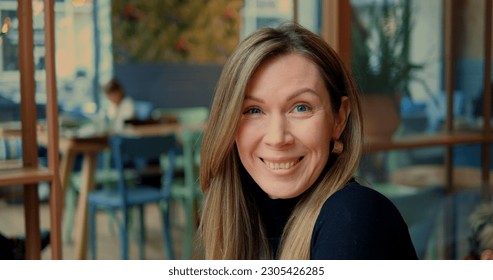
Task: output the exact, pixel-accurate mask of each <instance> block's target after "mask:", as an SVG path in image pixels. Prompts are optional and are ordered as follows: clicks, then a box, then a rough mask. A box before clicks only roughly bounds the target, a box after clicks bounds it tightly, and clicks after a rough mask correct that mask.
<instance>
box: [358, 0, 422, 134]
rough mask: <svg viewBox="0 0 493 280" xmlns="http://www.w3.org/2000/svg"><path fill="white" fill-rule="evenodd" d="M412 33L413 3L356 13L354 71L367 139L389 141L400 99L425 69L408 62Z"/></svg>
mask: <svg viewBox="0 0 493 280" xmlns="http://www.w3.org/2000/svg"><path fill="white" fill-rule="evenodd" d="M363 16H366V17H363ZM363 22H366V25H364V24H363ZM411 32H412V22H411V1H406V0H393V1H389V0H384V1H379V2H374V3H373V5H371V6H369V7H368V13H366V14H365V13H361V14H357V13H353V25H352V40H353V42H352V46H353V49H352V55H353V58H352V69H353V74H354V77H355V79H356V82H357V83H358V85H359V87H360V89H361V91H362V100H363V101H362V103H363V116H364V122H365V123H364V125H365V135H366V137H367V138H379V139H385V140H389V139H390V138H391V137H392V135H393V133H394V132H395V130H397V128H398V126H399V120H400V117H399V104H400V99H401V97H402V96H403V95H409V91H408V89H407V86H408V83H409V81H411V80H413V79H415V78H416V77H415V73H416V72H417V70H419V69H421V68H422V67H423V65H419V64H415V63H412V62H411V61H410V59H409V48H410V38H411ZM377 117H380V118H381V119H380V120H379V119H374V118H377Z"/></svg>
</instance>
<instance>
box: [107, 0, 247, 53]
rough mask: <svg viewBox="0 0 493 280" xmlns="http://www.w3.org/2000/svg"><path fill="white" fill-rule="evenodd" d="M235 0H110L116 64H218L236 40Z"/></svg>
mask: <svg viewBox="0 0 493 280" xmlns="http://www.w3.org/2000/svg"><path fill="white" fill-rule="evenodd" d="M242 2H243V1H241V0H235V1H231V0H215V1H207V0H200V1H197V0H146V1H135V0H114V1H113V2H112V10H113V15H112V21H113V44H114V55H115V58H114V59H115V62H116V63H124V62H201V63H207V62H215V63H222V62H224V61H225V60H226V58H227V57H228V55H229V54H230V53H231V52H232V50H233V49H234V48H235V47H236V45H237V44H238V40H239V36H238V34H239V28H240V27H239V23H240V13H239V10H240V8H241V6H242V4H243V3H242Z"/></svg>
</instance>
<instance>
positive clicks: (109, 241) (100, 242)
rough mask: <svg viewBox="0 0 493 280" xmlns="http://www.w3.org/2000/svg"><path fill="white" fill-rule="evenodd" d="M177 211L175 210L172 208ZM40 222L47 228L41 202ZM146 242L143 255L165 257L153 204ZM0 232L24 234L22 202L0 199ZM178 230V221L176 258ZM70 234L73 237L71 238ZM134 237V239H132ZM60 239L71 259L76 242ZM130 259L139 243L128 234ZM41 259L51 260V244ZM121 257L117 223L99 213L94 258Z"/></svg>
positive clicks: (195, 255) (177, 243) (46, 211)
mask: <svg viewBox="0 0 493 280" xmlns="http://www.w3.org/2000/svg"><path fill="white" fill-rule="evenodd" d="M175 212H177V211H175ZM40 224H41V229H43V230H45V229H46V230H49V226H50V220H49V205H48V204H47V203H42V204H41V207H40ZM145 226H146V244H145V258H146V259H150V260H157V259H166V254H165V251H164V247H163V246H164V245H163V239H162V230H161V219H160V214H159V211H158V207H157V206H156V205H150V206H148V207H147V208H146V220H145ZM0 232H2V233H3V234H4V235H6V236H12V235H24V211H23V206H22V204H12V203H7V202H6V201H5V200H3V199H0ZM180 233H181V230H180V227H179V224H178V222H175V223H174V225H173V241H174V249H175V258H177V259H180V258H181V250H180V248H181V244H182V242H181V239H180V236H181V234H180ZM73 237H74V235H73V234H72V240H74V238H73ZM134 237H135V238H134ZM64 239H65V240H64V241H63V251H62V255H63V259H66V260H72V259H74V257H75V252H74V250H75V245H74V242H73V241H70V240H68V238H67V236H64ZM129 246H130V259H138V258H139V257H138V246H137V239H136V235H135V234H131V237H130V241H129ZM194 250H195V251H194V252H193V255H192V258H193V259H197V258H198V256H199V255H200V252H198V249H194ZM41 257H42V259H51V252H50V247H47V248H46V249H45V250H44V251H43V252H42V256H41ZM119 258H120V245H119V238H118V234H117V228H116V224H115V223H114V222H110V219H109V216H108V215H107V214H106V213H104V212H100V213H98V216H97V259H101V260H113V259H119Z"/></svg>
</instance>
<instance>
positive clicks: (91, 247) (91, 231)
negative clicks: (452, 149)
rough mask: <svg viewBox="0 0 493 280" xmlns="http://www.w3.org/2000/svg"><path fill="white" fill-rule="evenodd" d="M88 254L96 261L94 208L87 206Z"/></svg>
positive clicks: (90, 205)
mask: <svg viewBox="0 0 493 280" xmlns="http://www.w3.org/2000/svg"><path fill="white" fill-rule="evenodd" d="M89 253H90V255H91V259H93V260H95V259H96V206H95V205H92V204H89Z"/></svg>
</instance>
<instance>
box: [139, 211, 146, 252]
mask: <svg viewBox="0 0 493 280" xmlns="http://www.w3.org/2000/svg"><path fill="white" fill-rule="evenodd" d="M144 222H145V221H144V205H140V206H139V227H140V230H139V257H140V259H141V260H143V259H144V258H145V244H144V243H145V225H144Z"/></svg>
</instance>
